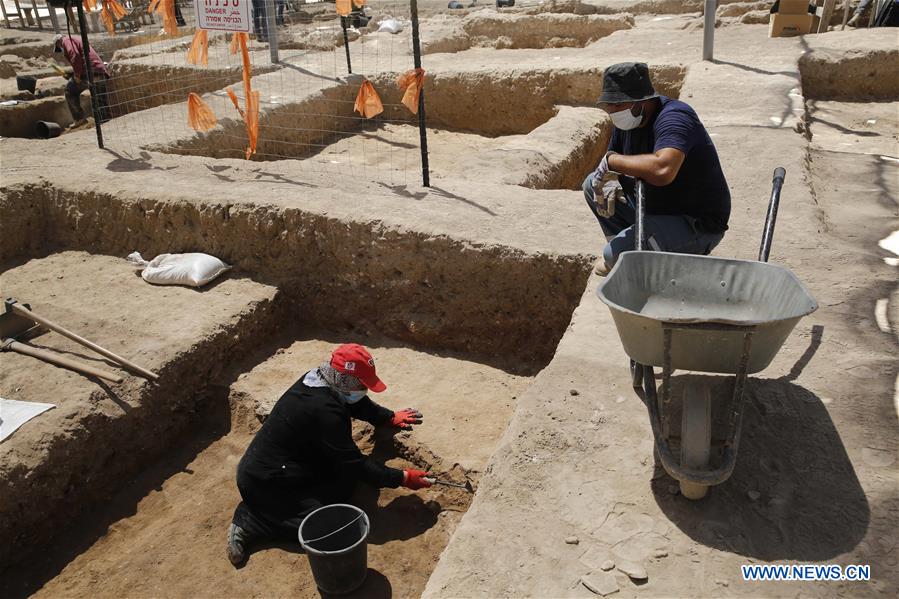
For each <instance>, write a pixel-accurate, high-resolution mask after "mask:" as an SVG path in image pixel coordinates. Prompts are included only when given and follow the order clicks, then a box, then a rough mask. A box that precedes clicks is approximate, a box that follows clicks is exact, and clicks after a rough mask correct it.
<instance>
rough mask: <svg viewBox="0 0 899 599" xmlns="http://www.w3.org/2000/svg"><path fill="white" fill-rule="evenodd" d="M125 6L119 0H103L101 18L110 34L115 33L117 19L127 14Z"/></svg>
mask: <svg viewBox="0 0 899 599" xmlns="http://www.w3.org/2000/svg"><path fill="white" fill-rule="evenodd" d="M125 13H126V11H125V7H124V6H122V5H121V4H119V2H118V0H103V8H102V9H101V11H100V20H101V21H103V26H104V27H106V31H108V32H109V35H115V24H116V21H118V20H119V19H121V18H122V17H124V16H125Z"/></svg>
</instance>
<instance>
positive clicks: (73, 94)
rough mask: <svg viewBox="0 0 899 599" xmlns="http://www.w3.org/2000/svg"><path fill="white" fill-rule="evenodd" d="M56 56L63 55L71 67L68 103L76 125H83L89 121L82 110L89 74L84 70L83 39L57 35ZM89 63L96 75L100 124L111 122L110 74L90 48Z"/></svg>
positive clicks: (67, 95) (54, 44) (95, 85)
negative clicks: (82, 96)
mask: <svg viewBox="0 0 899 599" xmlns="http://www.w3.org/2000/svg"><path fill="white" fill-rule="evenodd" d="M53 52H54V54H57V55H58V54H62V55H63V56H64V57H65V59H66V61H67V62H68V63H69V65H71V67H72V72H73V76H72V77H71V78H69V82H68V83H66V93H65V95H66V102H67V103H68V105H69V112H70V113H72V119H73V120H74V121H75V123H74V124H75V125H80V124H83V123H84V122H85V121H86V120H87V119H86V117H85V115H84V110H82V109H81V94H82V92H84V91H85V90H86V89H87V88H88V80H87V74H86V72H85V70H84V51H83V46H82V45H81V39H80V38H77V37H75V36H73V35H57V36H56V37H54V38H53ZM88 61H89V62H90V65H91V71H93V75H94V94H95V96H96V98H97V103H98V104H99V110H100V118H101V121H100V122H106V121H108V120H109V104H108V101H107V94H108V89H107V83H108V82H109V72H108V71H107V70H106V65H105V64H104V63H103V60H102V59H101V58H100V55H99V54H97V53H96V52H95V51H94V49H93V48H89V54H88Z"/></svg>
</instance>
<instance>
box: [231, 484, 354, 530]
mask: <svg viewBox="0 0 899 599" xmlns="http://www.w3.org/2000/svg"><path fill="white" fill-rule="evenodd" d="M354 487H355V481H354V480H351V479H346V478H334V479H330V480H326V481H323V482H322V483H320V484H317V485H309V484H297V483H295V482H291V481H286V480H267V481H261V480H259V479H256V478H253V477H252V476H249V475H246V474H244V473H243V472H241V471H238V473H237V488H238V490H239V491H240V497H241V499H242V500H243V501H241V502H240V504H238V506H237V509H235V510H234V517H233V518H232V522H233V523H234V524H236V525H238V526H240V527H241V528H242V529H244V530H245V531H247V533H248V534H249V535H250V538H251V540H252V541H254V542H260V541H293V542H297V540H298V539H297V532H298V530H299V528H300V524H302V523H303V519H304V518H306V516H308V515H309V514H310V513H311V512H313V511H314V510H317V509H318V508H320V507H322V506H324V505H330V504H333V503H347V502H348V501H349V500H350V498H351V497H352V494H353V488H354Z"/></svg>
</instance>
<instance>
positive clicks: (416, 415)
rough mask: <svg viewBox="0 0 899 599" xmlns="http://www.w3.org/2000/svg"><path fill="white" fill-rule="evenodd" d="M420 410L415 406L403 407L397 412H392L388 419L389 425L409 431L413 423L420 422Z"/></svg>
mask: <svg viewBox="0 0 899 599" xmlns="http://www.w3.org/2000/svg"><path fill="white" fill-rule="evenodd" d="M421 418H422V416H421V412H419V411H418V410H416V409H415V408H405V409H403V410H400V411H399V412H394V413H393V418H391V419H390V425H391V426H393V427H396V428H400V429H403V430H404V431H411V430H412V425H413V424H421Z"/></svg>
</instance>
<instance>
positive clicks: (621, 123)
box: [609, 106, 643, 131]
mask: <svg viewBox="0 0 899 599" xmlns="http://www.w3.org/2000/svg"><path fill="white" fill-rule="evenodd" d="M609 117H611V119H612V124H613V125H615V126H616V127H618V128H619V129H621V130H622V131H630V130H631V129H636V128H637V127H639V126H640V123H642V122H643V107H642V106H641V107H640V114H639V115H637V116H634V115H633V113H631V109H630V108H625V109H624V110H619V111H618V112H613V113H611V114H609Z"/></svg>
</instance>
